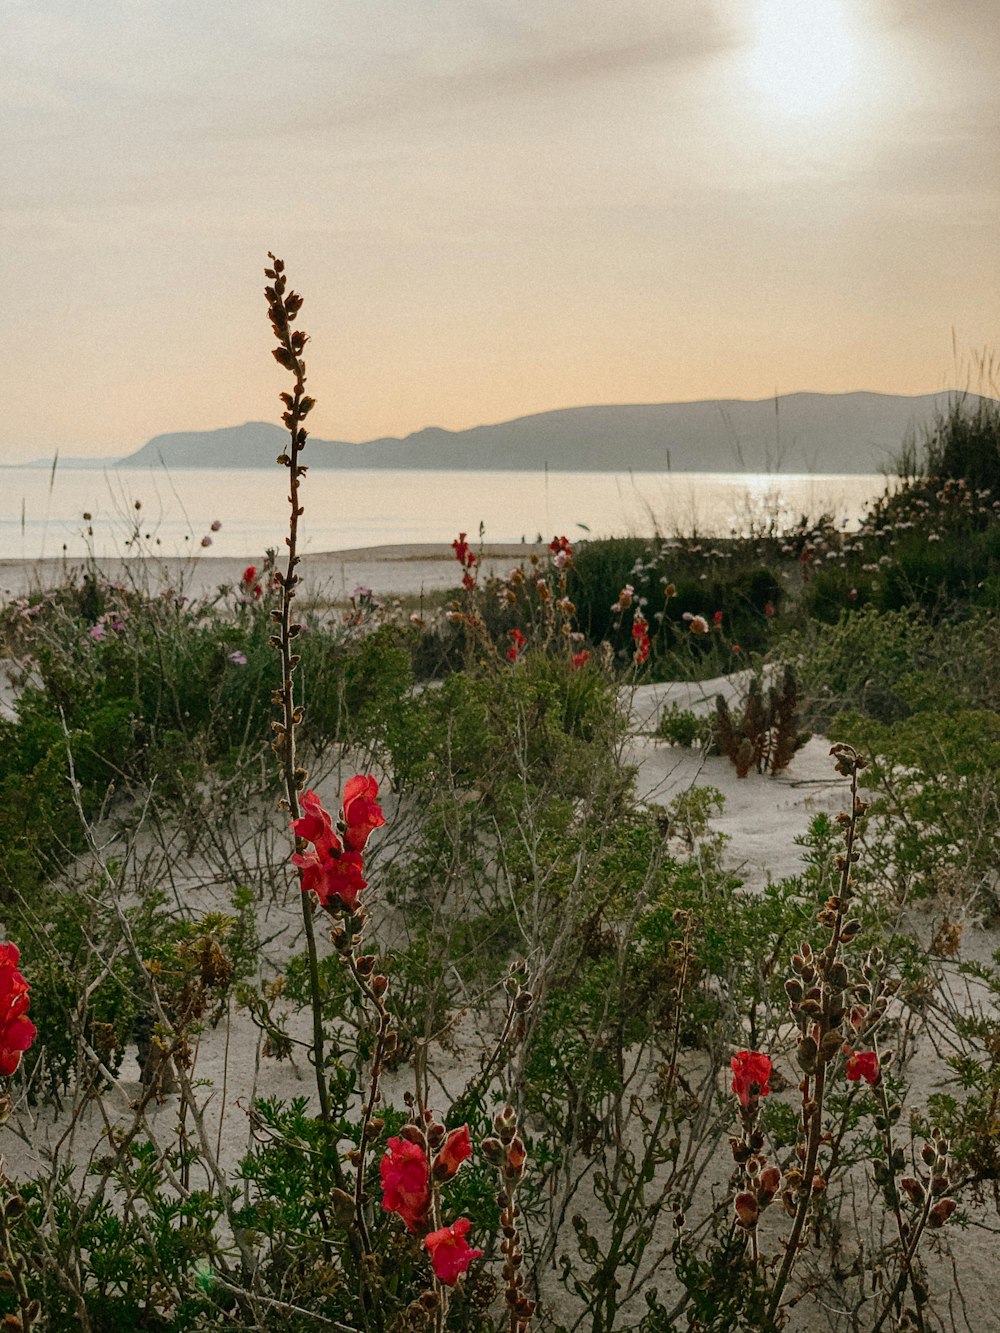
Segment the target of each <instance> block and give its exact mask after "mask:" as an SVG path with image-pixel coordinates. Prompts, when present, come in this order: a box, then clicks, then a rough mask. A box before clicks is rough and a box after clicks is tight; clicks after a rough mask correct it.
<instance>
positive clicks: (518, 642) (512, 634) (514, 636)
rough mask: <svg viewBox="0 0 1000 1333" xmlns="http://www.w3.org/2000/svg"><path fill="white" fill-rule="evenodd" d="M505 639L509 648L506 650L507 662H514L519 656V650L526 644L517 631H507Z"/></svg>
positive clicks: (525, 640) (522, 636)
mask: <svg viewBox="0 0 1000 1333" xmlns="http://www.w3.org/2000/svg"><path fill="white" fill-rule="evenodd" d="M507 638H508V639H510V647H509V648H508V649H507V661H508V662H516V661H517V659H518V658H519V657H520V656H521V650H522V649H523V647H524V645H525V644H526V643H527V642H528V641H527V639H526V638H525V637H524V635H523V634H522V633H521V631H520V630H519V629H509V630H508V631H507Z"/></svg>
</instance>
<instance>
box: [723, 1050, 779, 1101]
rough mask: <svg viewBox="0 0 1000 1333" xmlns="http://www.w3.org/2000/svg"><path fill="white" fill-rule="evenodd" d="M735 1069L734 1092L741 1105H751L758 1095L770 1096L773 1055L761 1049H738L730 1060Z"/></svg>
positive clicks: (733, 1069)
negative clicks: (766, 1053)
mask: <svg viewBox="0 0 1000 1333" xmlns="http://www.w3.org/2000/svg"><path fill="white" fill-rule="evenodd" d="M729 1064H730V1066H731V1068H732V1071H733V1092H735V1094H736V1096H737V1099H738V1100H739V1103H740V1105H741V1106H749V1105H750V1103H751V1102H755V1101H756V1100H757V1098H758V1097H769V1096H770V1094H771V1088H770V1084H769V1079H770V1077H771V1057H770V1056H768V1055H762V1054H761V1052H760V1051H737V1052H736V1054H735V1055H734V1056H733V1058H732V1059H731V1060H730V1061H729Z"/></svg>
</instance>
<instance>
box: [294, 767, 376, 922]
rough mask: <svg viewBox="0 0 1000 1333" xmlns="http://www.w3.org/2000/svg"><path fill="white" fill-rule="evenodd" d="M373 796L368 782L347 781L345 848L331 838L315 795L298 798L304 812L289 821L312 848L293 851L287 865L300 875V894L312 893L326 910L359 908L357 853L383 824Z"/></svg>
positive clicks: (359, 863) (362, 880)
mask: <svg viewBox="0 0 1000 1333" xmlns="http://www.w3.org/2000/svg"><path fill="white" fill-rule="evenodd" d="M377 794H378V783H377V782H376V781H375V779H374V778H372V777H360V776H359V777H355V778H352V779H351V780H350V782H348V784H347V786H346V787H345V788H344V825H345V828H346V832H345V834H344V842H346V844H347V846H346V848H345V847H344V846H343V844H342V843H341V841H340V839H339V838H338V837H337V835H336V833H334V831H333V821H332V820H331V818H330V816H329V814H328V813H327V811H326V810H324V809H323V804H322V802H321V801H320V799H319V797H318V796H317V795H316V793H315V792H314V791H307V792H306V793H305V795H304V796H303V797H302V808H303V810H304V811H305V813H304V814H303V815H302V816H301V817H300V818H298V819H294V820H293V821H292V829H293V830H294V832H295V836H296V837H297V838H301V839H302V840H303V842H311V843H312V844H313V849H312V851H309V852H296V853H295V855H294V856H293V857H292V865H294V866H297V867H298V868H299V870H300V871H301V872H302V874H301V879H302V889H303V892H305V893H315V895H316V897H317V898H318V899H319V901H320V902H321V903H322V905H323V906H324V907H326V908H329V909H330V910H331V911H336V910H337V909H338V908H339V907H344V908H345V909H346V910H347V911H348V912H353V911H354V910H355V909H356V907H357V905H358V894H359V893H360V892H361V890H362V889H366V888H367V887H368V884H367V882H366V880H365V877H364V874H363V871H362V860H361V852H362V850H363V849H364V845H365V843H366V842H367V841H368V835H369V833H371V831H372V829H373V828H380V827H381V826H382V825H383V824H384V823H385V817H384V815H383V814H382V811H381V809H380V808H379V806H378V805H377V804H376V803H375V800H374V797H375V796H376V795H377Z"/></svg>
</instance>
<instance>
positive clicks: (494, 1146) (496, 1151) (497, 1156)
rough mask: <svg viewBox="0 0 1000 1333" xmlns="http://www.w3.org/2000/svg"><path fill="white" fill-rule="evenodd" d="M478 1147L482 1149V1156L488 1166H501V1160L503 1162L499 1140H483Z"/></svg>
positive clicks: (501, 1145) (502, 1152)
mask: <svg viewBox="0 0 1000 1333" xmlns="http://www.w3.org/2000/svg"><path fill="white" fill-rule="evenodd" d="M479 1146H480V1148H481V1149H482V1153H483V1156H484V1157H485V1158H486V1160H487V1161H488V1162H489V1164H490V1166H502V1165H503V1160H504V1151H503V1144H502V1143H501V1142H500V1140H499V1139H495V1138H488V1139H483V1141H482V1143H481V1144H480V1145H479Z"/></svg>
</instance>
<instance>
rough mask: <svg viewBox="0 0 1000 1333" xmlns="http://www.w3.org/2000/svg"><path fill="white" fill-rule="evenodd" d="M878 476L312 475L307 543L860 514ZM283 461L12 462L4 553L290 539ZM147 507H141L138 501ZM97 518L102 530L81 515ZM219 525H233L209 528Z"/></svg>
mask: <svg viewBox="0 0 1000 1333" xmlns="http://www.w3.org/2000/svg"><path fill="white" fill-rule="evenodd" d="M884 486H885V479H884V478H883V477H879V476H865V477H863V476H779V475H766V476H765V475H757V474H752V473H718V472H712V473H695V472H679V473H656V472H636V473H610V472H583V473H567V472H550V473H547V474H546V473H541V472H381V471H379V472H367V471H361V470H351V471H343V472H339V471H325V470H324V471H319V470H317V471H314V472H310V473H309V475H308V476H307V478H306V480H305V484H304V492H303V495H304V502H305V506H306V511H305V515H304V519H303V524H304V527H303V529H302V531H303V533H304V549H305V550H306V551H311V552H318V551H335V550H348V549H350V548H352V547H360V546H382V545H387V544H396V543H400V542H448V541H451V539H452V538H453V537H454V536H455V534H456V533H458V532H460V531H464V532H468V533H469V534H470V535H472V536H476V535H478V532H479V526H480V524H482V525H483V526H484V528H485V535H486V537H487V539H488V540H492V541H519V540H520V539H521V538H522V537H525V538H526V539H527V540H529V541H531V540H534V538H535V537H537V536H539V535H541V536H543V537H545V538H546V539H547V538H549V537H551V536H552V535H553V534H554V533H557V532H558V533H565V534H566V535H567V536H569V537H571V538H573V537H577V538H578V537H582V536H583V535H584V534H585V533H589V534H590V535H592V536H595V537H607V536H623V535H626V534H629V533H639V534H642V535H647V534H652V533H654V532H658V533H662V534H664V535H673V534H675V533H695V532H697V533H699V534H701V535H703V536H706V537H716V536H726V535H727V534H729V533H730V532H733V531H736V532H740V533H745V532H747V531H748V530H749V528H750V525H751V524H755V525H757V526H760V525H761V524H766V523H767V522H768V521H769V519H770V517H771V516H772V515H777V516H778V518H779V521H781V522H783V523H784V522H788V521H792V520H795V519H798V518H799V516H800V515H802V514H805V515H807V516H808V517H809V518H811V519H812V518H818V517H819V516H820V514H822V513H827V512H829V513H833V514H835V515H836V516H837V517H838V519H841V518H843V519H847V520H848V523H849V525H850V526H853V525H855V524H856V523H857V521H858V519H859V517H860V516H861V514H862V513H863V512H864V509H865V507H866V505H867V504H868V502H869V501H870V500H872V499H873V498H874V497H875V496H876V495H879V494H881V492H882V490H883V489H884ZM286 496H287V486H286V479H285V476H284V475H283V474H282V472H281V471H280V470H279V469H278V468H273V469H265V470H252V471H246V472H239V471H235V470H230V469H208V468H201V469H187V470H177V471H174V472H169V473H168V472H166V471H165V470H164V469H163V468H158V469H150V470H149V471H139V470H134V469H133V470H128V471H122V472H116V471H114V470H109V471H107V472H95V471H86V470H82V469H77V470H74V469H70V468H63V469H57V471H56V474H55V476H54V478H53V477H51V475H50V473H49V471H48V470H47V469H41V468H39V469H33V468H8V469H5V470H3V471H0V558H4V559H29V560H31V559H37V558H39V557H40V556H42V555H47V556H58V555H60V554H62V553H63V549H64V546H65V550H66V553H67V554H68V555H69V556H71V557H76V556H81V555H83V554H85V552H86V550H87V545H88V540H91V541H92V542H93V545H94V548H95V550H96V551H97V553H98V554H100V555H113V554H118V553H120V552H121V550H122V548H123V546H124V544H125V541H126V538H127V537H128V534H129V532H130V530H131V529H132V526H133V524H134V522H135V521H136V520H137V519H141V524H142V527H141V531H142V534H143V536H145V535H146V534H148V535H149V539H150V541H151V542H153V543H157V542H158V543H159V545H158V547H157V549H158V550H159V551H160V552H162V553H163V554H167V555H178V554H183V553H185V552H187V551H190V550H192V548H194V547H197V546H198V545H199V544H200V543H201V541H202V538H203V537H205V536H210V537H211V542H212V553H213V554H215V555H248V556H249V555H256V554H261V553H263V552H264V551H265V550H266V549H267V547H269V546H279V545H281V544H282V539H283V536H284V533H285V531H286V527H287V515H288V502H287V498H286ZM136 500H139V501H140V502H141V505H142V508H141V509H140V510H139V511H136V509H135V508H134V502H135V501H136ZM84 513H89V514H91V515H92V522H91V525H90V526H92V528H93V537H92V538H91V539H88V538H87V536H86V531H85V530H86V528H87V526H88V525H87V524H86V523H85V522H84V520H83V518H82V515H83V514H84ZM213 522H220V523H221V525H222V526H221V528H219V529H218V530H217V531H215V532H213V531H211V525H212V523H213Z"/></svg>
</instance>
